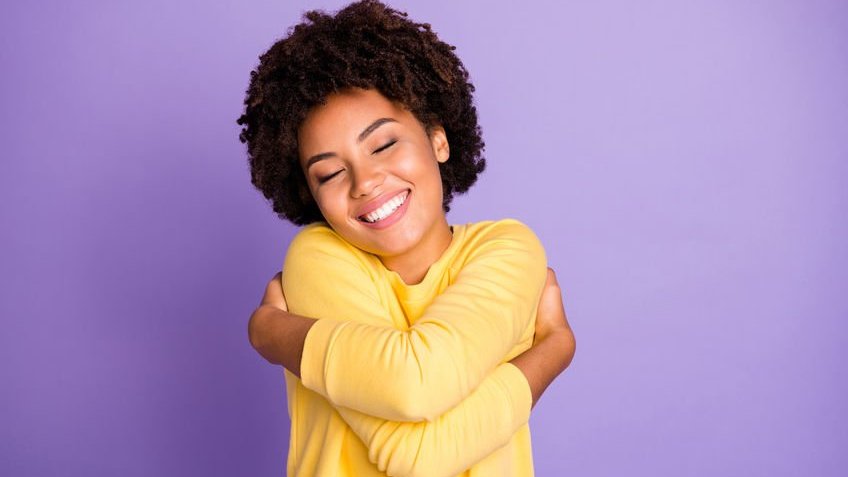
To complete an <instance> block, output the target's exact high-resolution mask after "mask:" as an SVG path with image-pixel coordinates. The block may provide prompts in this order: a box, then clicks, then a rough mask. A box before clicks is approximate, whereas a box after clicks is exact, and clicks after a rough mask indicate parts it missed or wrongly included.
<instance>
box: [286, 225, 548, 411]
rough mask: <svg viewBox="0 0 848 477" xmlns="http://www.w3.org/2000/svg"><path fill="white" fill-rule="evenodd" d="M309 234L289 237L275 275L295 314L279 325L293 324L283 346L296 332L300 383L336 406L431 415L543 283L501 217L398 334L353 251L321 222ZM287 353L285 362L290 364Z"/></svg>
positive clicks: (511, 327) (472, 373) (541, 267)
mask: <svg viewBox="0 0 848 477" xmlns="http://www.w3.org/2000/svg"><path fill="white" fill-rule="evenodd" d="M311 232H313V233H312V234H311V235H309V237H308V238H307V237H303V239H302V240H298V238H301V237H300V235H299V236H298V237H296V238H295V240H294V241H293V242H292V244H291V246H290V248H289V253H288V254H287V258H286V266H285V269H284V272H283V277H282V278H283V288H284V289H285V290H286V296H287V298H289V307H290V310H291V311H292V312H293V314H295V315H298V317H293V320H291V321H290V322H288V323H285V324H280V325H279V326H281V327H291V328H292V330H294V331H293V332H292V335H291V336H295V337H294V338H293V341H295V346H291V347H289V348H288V350H289V351H292V352H293V353H294V354H296V352H297V349H298V348H299V346H297V344H299V343H297V341H299V339H300V337H301V336H303V338H304V339H303V345H302V355H301V359H300V366H299V370H300V373H301V374H300V377H301V379H302V381H303V384H304V385H305V386H306V387H308V388H309V389H312V390H313V391H315V392H318V393H319V394H321V395H323V396H324V397H326V398H327V399H328V400H329V401H330V402H331V403H333V404H334V405H335V406H339V407H348V408H352V409H356V410H359V411H361V412H364V413H366V414H370V415H373V416H379V417H383V418H387V419H391V420H398V421H418V420H431V419H434V418H436V417H437V416H439V415H441V414H442V413H444V412H445V411H447V410H448V409H450V408H452V407H453V406H455V405H456V404H458V403H459V402H460V401H461V400H462V399H463V398H464V397H465V396H467V395H468V394H470V393H471V391H473V390H474V389H475V388H476V387H477V386H478V385H479V384H480V382H481V381H482V380H483V378H484V377H485V376H486V375H487V374H489V373H490V372H491V371H492V370H493V369H494V368H495V367H496V366H497V365H498V364H499V363H500V362H501V361H502V360H503V359H504V356H506V355H507V353H508V352H509V351H510V350H511V348H512V347H513V346H515V344H516V343H518V342H519V341H520V337H521V335H522V333H523V332H524V331H525V330H526V327H527V326H529V325H530V324H531V320H532V319H533V317H534V315H535V313H534V311H535V307H536V305H537V302H538V299H539V296H540V294H541V290H542V286H543V285H544V281H545V267H546V261H545V254H544V249H543V248H542V246H541V244H540V243H539V241H538V239H537V238H536V236H535V234H533V233H532V231H530V230H529V229H528V228H527V227H526V226H524V225H523V224H521V223H519V222H517V221H513V220H509V221H502V222H501V223H498V224H497V226H493V227H491V228H490V229H489V233H488V235H482V236H481V238H480V239H479V243H477V244H474V252H473V255H472V256H471V257H470V258H469V259H468V260H467V261H466V263H465V264H464V265H463V267H462V270H461V271H460V272H459V274H458V275H457V277H456V279H455V280H454V282H453V284H452V285H451V286H449V287H448V288H447V289H446V290H445V291H444V292H443V293H442V294H441V295H439V296H437V297H436V298H435V300H434V301H433V303H431V304H430V306H429V307H428V308H427V310H426V311H425V313H424V315H423V316H422V317H421V318H420V319H419V320H418V321H417V322H416V323H415V325H413V326H412V327H411V328H410V329H408V330H399V329H397V325H396V324H393V323H392V322H391V316H388V313H387V312H386V310H385V308H384V306H383V305H382V304H381V303H380V299H379V296H377V292H376V290H374V289H373V287H368V285H367V284H368V283H373V281H374V279H373V278H372V277H370V276H369V275H368V271H367V270H366V268H365V267H362V266H361V264H358V263H356V258H355V257H354V254H351V253H350V252H346V253H338V252H339V250H342V251H344V250H343V247H345V246H348V247H350V246H349V245H347V244H346V243H344V241H343V240H342V239H341V238H339V237H338V236H336V235H335V234H334V233H333V232H332V231H331V230H329V229H327V228H326V227H325V228H323V229H321V228H313V229H312V230H311ZM316 232H320V233H316ZM339 242H341V243H339ZM328 276H331V277H332V280H328V279H327V277H328ZM305 317H316V318H322V319H321V320H318V321H312V322H310V321H308V320H309V319H308V318H305ZM331 318H343V319H346V320H351V321H337V320H334V319H331ZM304 329H306V332H304V333H297V331H298V330H301V331H302V330H304ZM292 330H285V331H286V332H288V331H292ZM293 358H294V359H289V360H286V361H287V362H288V363H289V364H291V365H293V366H294V365H296V364H297V361H298V359H297V356H294V357H293ZM352 363H355V365H352ZM293 369H294V370H295V371H294V372H297V368H296V367H295V368H293ZM377 390H379V391H380V392H376V391H377Z"/></svg>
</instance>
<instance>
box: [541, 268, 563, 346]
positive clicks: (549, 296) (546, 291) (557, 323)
mask: <svg viewBox="0 0 848 477" xmlns="http://www.w3.org/2000/svg"><path fill="white" fill-rule="evenodd" d="M562 330H570V327H569V326H568V318H567V317H566V316H565V307H564V306H563V303H562V290H561V289H560V288H559V283H558V282H557V279H556V274H555V273H554V271H553V269H552V268H550V267H548V278H547V279H546V280H545V287H544V288H543V289H542V297H541V298H540V299H539V309H538V310H537V312H536V334H535V335H534V337H533V344H534V345H535V344H536V343H538V342H539V341H541V340H543V339H545V337H547V336H549V335H551V334H552V333H554V332H556V331H562Z"/></svg>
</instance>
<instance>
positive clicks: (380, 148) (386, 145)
mask: <svg viewBox="0 0 848 477" xmlns="http://www.w3.org/2000/svg"><path fill="white" fill-rule="evenodd" d="M396 142H397V139H392V140H391V141H389V142H387V143H386V144H383V145H382V146H380V147H378V148H377V149H375V150H374V152H372V153H371V154H377V153H378V152H381V151H384V150H386V149H388V148H390V147H392V146H393V145H394V144H395V143H396Z"/></svg>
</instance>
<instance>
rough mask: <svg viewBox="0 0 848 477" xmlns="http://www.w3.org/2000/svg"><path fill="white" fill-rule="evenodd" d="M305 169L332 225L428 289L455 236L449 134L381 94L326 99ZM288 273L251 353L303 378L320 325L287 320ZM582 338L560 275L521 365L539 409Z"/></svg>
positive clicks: (262, 312)
mask: <svg viewBox="0 0 848 477" xmlns="http://www.w3.org/2000/svg"><path fill="white" fill-rule="evenodd" d="M298 144H299V153H300V154H299V155H300V165H301V167H302V169H303V171H304V174H305V176H306V179H307V183H308V185H309V189H310V192H311V193H312V196H313V198H314V199H315V201H316V203H317V204H318V207H319V209H320V210H321V213H322V214H323V216H324V218H325V220H326V221H327V223H328V224H329V225H330V226H331V227H332V228H333V229H334V230H335V231H336V232H337V233H338V234H339V235H341V236H342V237H343V238H344V239H345V240H347V241H348V242H349V243H351V244H352V245H354V246H356V247H358V248H360V249H362V250H365V251H367V252H370V253H373V254H374V255H376V256H377V257H379V258H380V260H381V261H382V262H383V264H384V265H385V266H386V268H387V269H389V270H392V271H394V272H395V273H397V274H398V275H399V276H400V277H401V279H403V280H404V282H405V283H407V284H416V283H420V282H421V280H423V278H424V277H425V275H426V273H427V270H428V269H429V267H430V265H431V264H432V263H434V262H436V261H437V260H438V258H439V257H440V256H441V255H442V253H444V251H445V250H446V249H447V248H448V246H449V245H450V243H451V240H452V238H453V236H452V233H451V230H450V226H449V225H448V222H447V218H446V216H445V213H444V210H443V208H442V182H441V176H440V173H439V163H443V162H445V161H447V160H449V157H450V148H449V144H448V141H447V137H446V135H445V131H444V129H443V128H442V127H441V126H440V125H438V124H433V125H427V126H426V127H425V126H424V125H422V124H421V123H420V122H419V121H418V119H417V118H416V117H415V116H414V115H413V114H411V113H410V112H409V111H408V110H406V109H405V108H403V106H402V105H399V104H397V103H394V102H391V101H389V100H388V99H387V98H385V97H384V96H383V95H382V94H380V93H379V92H377V91H375V90H363V89H351V90H347V91H344V92H341V93H336V94H334V95H332V96H330V97H328V98H327V101H326V103H325V104H323V105H320V106H318V107H316V108H314V109H313V110H312V111H310V113H309V114H308V115H307V117H306V119H305V120H304V122H303V124H302V125H301V127H300V129H299V131H298ZM404 191H406V192H408V196H407V198H406V204H404V206H405V207H406V210H405V212H404V214H403V215H402V216H400V215H398V216H399V217H401V218H400V220H398V221H396V222H395V223H393V224H392V225H390V226H388V227H385V228H382V229H375V228H374V227H370V226H368V225H367V224H365V223H364V222H363V221H362V220H361V214H362V212H363V207H365V206H366V205H367V204H373V203H374V202H375V201H377V202H382V201H383V200H385V199H388V198H391V197H394V196H396V195H397V194H398V193H402V192H404ZM281 283H282V282H281V280H280V275H279V274H278V275H277V276H275V277H274V278H273V279H272V280H271V281H270V282H269V283H268V286H267V287H266V291H265V295H264V296H263V299H262V302H261V304H260V306H259V307H258V308H257V309H256V311H255V312H254V313H253V315H252V316H251V319H250V323H249V326H248V332H249V337H250V342H251V344H252V345H253V347H254V348H255V349H256V350H257V351H258V352H259V353H260V354H261V355H262V356H263V357H264V358H265V359H266V360H268V361H269V362H271V363H273V364H281V365H283V366H284V367H285V368H286V369H288V370H289V371H291V372H292V373H294V374H296V375H297V376H300V361H301V355H302V354H303V343H304V341H305V338H306V334H307V333H308V332H309V329H310V328H311V327H312V325H313V324H314V323H315V321H316V320H315V319H312V318H309V317H303V316H299V315H295V314H292V313H288V311H287V307H286V303H285V297H284V294H283V290H282V285H281ZM574 351H575V341H574V335H573V333H572V332H571V328H570V327H569V325H568V320H567V318H566V315H565V310H564V307H563V304H562V294H561V291H560V289H559V285H558V284H557V281H556V275H555V274H554V272H553V270H551V269H548V278H547V282H546V284H545V288H544V290H543V293H542V297H541V300H540V305H539V311H538V314H537V317H536V335H535V338H534V344H533V346H532V347H531V348H530V349H529V350H527V351H525V352H524V353H523V354H521V355H519V356H517V357H516V358H515V359H513V361H512V363H513V364H514V365H515V366H517V367H518V368H519V369H520V370H521V371H522V372H523V373H524V375H525V377H526V378H527V381H528V383H529V385H530V389H531V393H532V395H533V403H534V405H535V403H536V402H537V400H538V399H539V397H541V395H542V393H543V392H544V390H545V389H546V388H547V386H548V385H549V384H550V383H551V382H552V381H553V379H554V378H556V376H558V375H559V374H560V373H561V372H562V371H563V370H564V369H565V368H566V367H567V366H568V364H569V363H570V362H571V359H572V357H573V356H574Z"/></svg>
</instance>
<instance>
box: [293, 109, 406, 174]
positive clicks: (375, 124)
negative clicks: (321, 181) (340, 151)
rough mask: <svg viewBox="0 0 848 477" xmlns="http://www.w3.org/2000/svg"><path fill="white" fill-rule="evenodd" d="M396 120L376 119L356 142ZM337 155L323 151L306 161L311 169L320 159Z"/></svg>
mask: <svg viewBox="0 0 848 477" xmlns="http://www.w3.org/2000/svg"><path fill="white" fill-rule="evenodd" d="M396 122H397V120H396V119H392V118H380V119H378V120H376V121H374V122H373V123H371V124H369V125H368V127H366V128H365V129H363V130H362V132H361V133H359V136H357V137H356V142H362V141H364V140H365V138H367V137H368V135H370V134H371V133H372V132H374V131H375V130H376V129H377V128H379V127H380V126H382V125H384V124H386V123H396ZM335 156H336V153H335V152H322V153H320V154H315V155H314V156H312V157H310V158H309V160H308V161H306V169H307V170H309V167H310V166H312V164H315V163H316V162H318V161H321V160H324V159H329V158H331V157H335Z"/></svg>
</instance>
